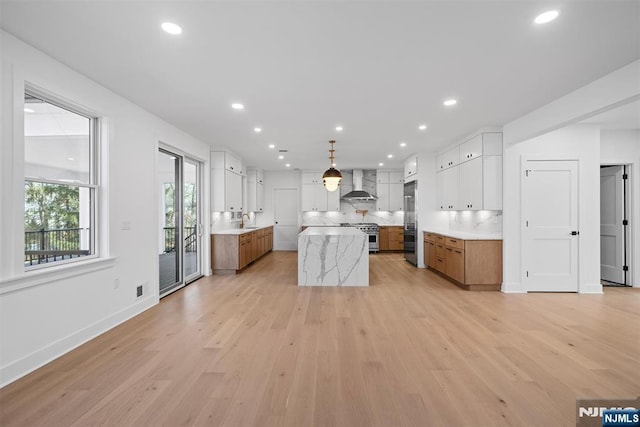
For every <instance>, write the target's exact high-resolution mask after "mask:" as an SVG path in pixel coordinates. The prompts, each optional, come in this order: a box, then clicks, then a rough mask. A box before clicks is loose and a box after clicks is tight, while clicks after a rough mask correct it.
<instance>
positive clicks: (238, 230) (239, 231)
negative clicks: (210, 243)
mask: <svg viewBox="0 0 640 427" xmlns="http://www.w3.org/2000/svg"><path fill="white" fill-rule="evenodd" d="M268 227H273V226H272V225H262V226H259V227H254V228H247V227H245V228H230V229H228V230H215V231H212V232H211V234H229V235H236V236H239V235H240V234H245V233H251V232H252V231H256V230H262V229H263V228H268Z"/></svg>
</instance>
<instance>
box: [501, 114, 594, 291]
mask: <svg viewBox="0 0 640 427" xmlns="http://www.w3.org/2000/svg"><path fill="white" fill-rule="evenodd" d="M523 157H526V158H528V159H529V160H533V159H536V158H539V159H557V160H578V161H579V169H578V193H579V194H578V197H579V206H578V210H579V211H578V223H579V230H580V238H579V243H578V252H579V254H578V256H579V268H580V271H579V274H578V276H579V279H578V280H579V286H578V290H579V292H601V291H602V286H601V285H600V193H599V191H594V189H598V188H600V130H599V128H598V127H596V126H593V125H591V126H589V125H581V126H569V127H565V128H562V129H560V130H557V131H554V132H550V133H548V134H545V135H542V136H539V137H536V138H532V139H530V140H528V141H525V142H521V143H519V144H515V145H511V146H508V147H506V148H505V150H504V167H505V169H504V224H503V227H504V228H503V234H504V242H503V244H504V246H503V264H504V275H503V286H502V290H503V291H504V292H523V291H526V289H523V287H522V280H521V277H522V264H521V254H522V240H521V235H520V233H521V227H522V213H521V209H520V207H521V203H522V194H521V183H522V171H521V161H522V159H523Z"/></svg>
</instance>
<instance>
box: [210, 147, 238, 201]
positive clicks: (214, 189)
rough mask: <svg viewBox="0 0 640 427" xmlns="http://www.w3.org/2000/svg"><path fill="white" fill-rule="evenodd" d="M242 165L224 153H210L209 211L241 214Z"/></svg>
mask: <svg viewBox="0 0 640 427" xmlns="http://www.w3.org/2000/svg"><path fill="white" fill-rule="evenodd" d="M242 199H243V192H242V164H241V162H240V160H239V159H238V158H237V157H235V156H233V155H232V154H230V153H228V152H225V151H212V152H211V211H213V212H242V208H243V206H242Z"/></svg>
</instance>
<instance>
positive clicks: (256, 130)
mask: <svg viewBox="0 0 640 427" xmlns="http://www.w3.org/2000/svg"><path fill="white" fill-rule="evenodd" d="M253 131H254V132H255V133H260V132H262V128H253Z"/></svg>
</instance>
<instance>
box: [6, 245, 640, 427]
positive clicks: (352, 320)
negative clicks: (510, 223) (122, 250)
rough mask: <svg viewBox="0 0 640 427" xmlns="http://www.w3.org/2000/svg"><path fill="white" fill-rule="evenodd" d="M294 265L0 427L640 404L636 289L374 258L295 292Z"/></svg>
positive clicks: (508, 418)
mask: <svg viewBox="0 0 640 427" xmlns="http://www.w3.org/2000/svg"><path fill="white" fill-rule="evenodd" d="M296 270H297V261H296V253H293V252H276V253H271V254H268V255H266V256H265V257H263V258H261V259H260V260H258V261H257V262H256V263H255V264H254V265H252V266H250V267H248V268H247V269H246V271H244V272H243V273H241V274H239V275H236V276H213V277H209V278H203V279H201V280H199V281H197V282H195V283H193V284H191V285H189V286H188V287H187V288H185V289H183V290H181V291H178V292H176V293H175V294H173V295H171V296H169V297H167V298H165V299H164V300H162V301H161V303H160V304H159V305H158V306H156V307H154V308H152V309H150V310H148V311H146V312H145V313H142V314H141V315H139V316H137V317H136V318H134V319H132V320H130V321H128V322H126V323H125V324H123V325H121V326H119V327H117V328H115V329H113V330H111V331H109V332H108V333H106V334H104V335H102V336H100V337H98V338H96V339H94V340H92V341H90V342H89V343H87V344H85V345H83V346H81V347H80V348H78V349H76V350H74V351H72V352H70V353H69V354H67V355H65V356H63V357H61V358H59V359H57V360H55V361H54V362H52V363H50V364H48V365H47V366H45V367H43V368H41V369H39V370H37V371H36V372H34V373H32V374H30V375H28V376H26V377H24V378H22V379H21V380H19V381H17V382H15V383H13V384H10V385H9V386H7V387H5V388H4V389H2V390H0V425H2V426H31V425H47V426H84V425H110V426H114V425H118V426H127V425H132V426H133V425H135V426H143V425H149V426H151V425H153V426H157V425H171V426H172V425H176V426H178V425H207V426H218V425H224V426H251V425H259V426H272V425H273V426H280V425H282V426H314V425H315V426H334V425H335V426H385V427H386V426H438V425H442V426H464V425H470V426H471V425H473V426H502V425H522V426H572V425H575V410H576V409H575V404H576V398H577V397H600V398H633V397H636V396H639V395H640V362H639V360H640V359H639V357H640V292H639V290H638V289H629V288H607V289H606V290H605V294H604V295H577V294H528V295H507V294H502V293H499V292H467V291H463V290H461V289H459V288H458V287H457V286H455V285H453V284H451V283H449V282H447V281H446V280H445V279H443V278H441V277H439V276H437V275H435V274H433V273H431V272H430V271H427V270H423V269H416V268H414V267H413V266H411V265H409V264H408V263H406V262H405V261H404V260H403V258H402V255H401V254H377V255H372V256H371V263H370V271H371V273H370V276H371V282H372V283H373V285H372V286H371V287H370V288H366V289H363V288H318V287H316V288H302V289H301V288H298V287H297V286H296V274H297V273H296Z"/></svg>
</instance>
